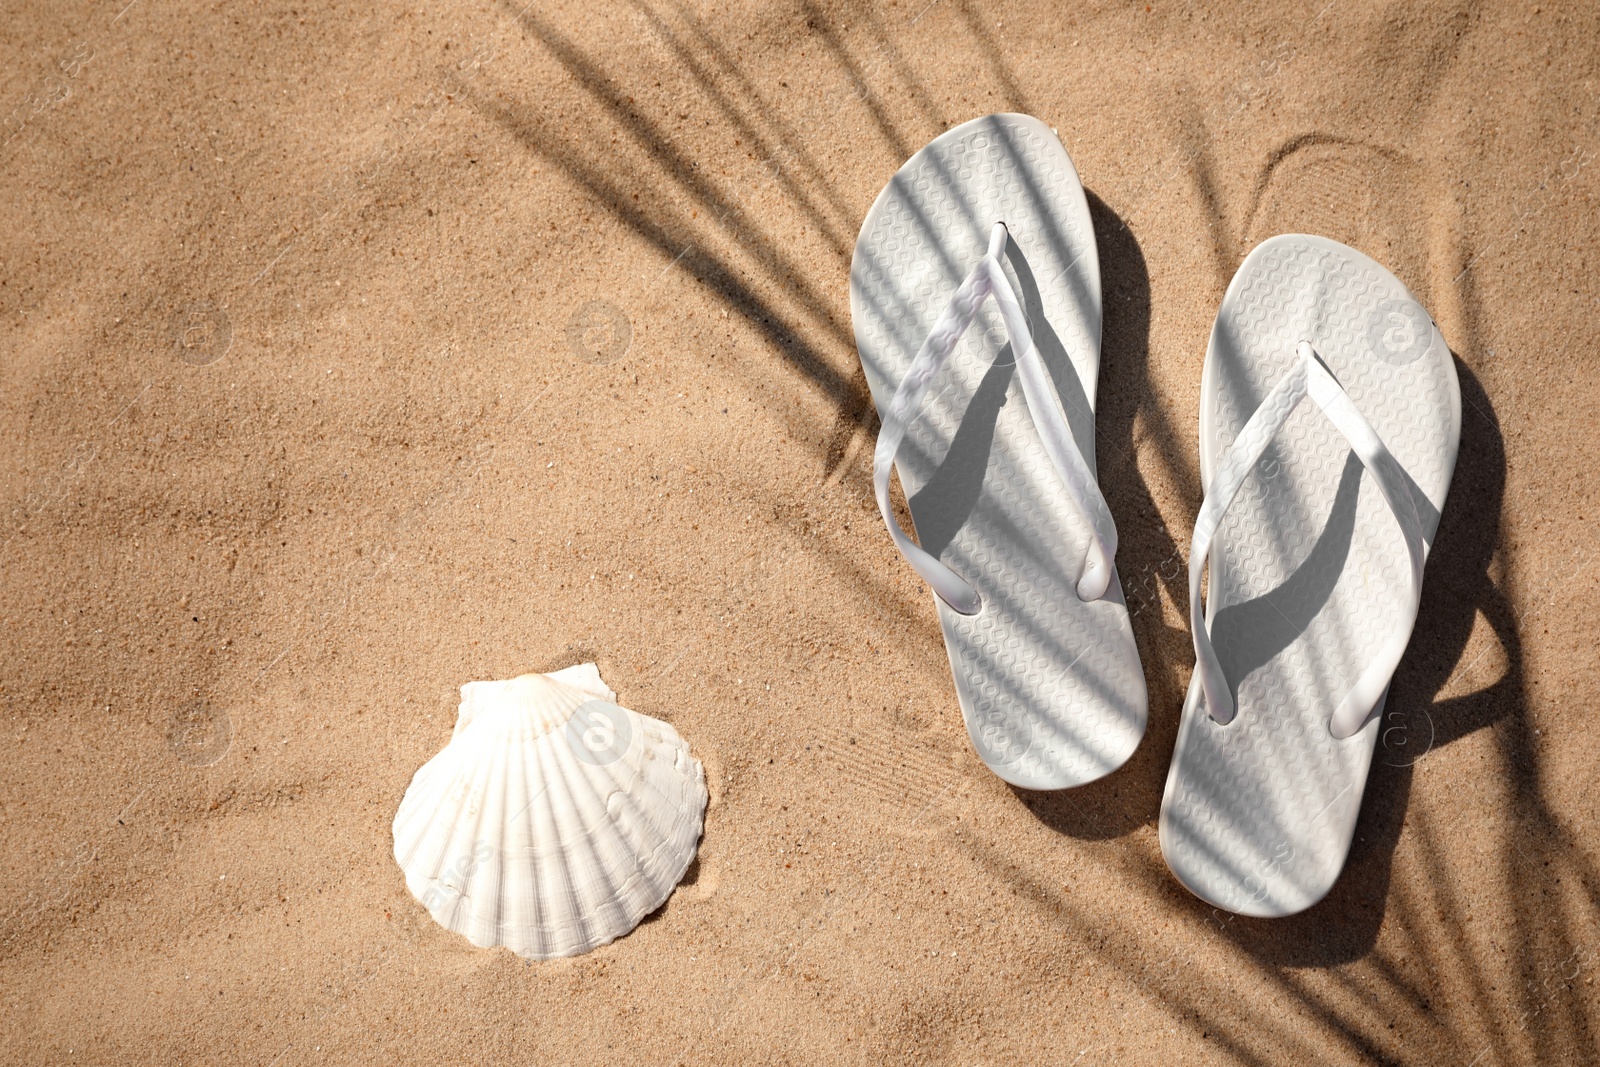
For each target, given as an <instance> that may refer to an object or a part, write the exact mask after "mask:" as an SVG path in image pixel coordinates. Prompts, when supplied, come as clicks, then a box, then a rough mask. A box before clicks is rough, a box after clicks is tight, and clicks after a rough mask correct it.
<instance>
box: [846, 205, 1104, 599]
mask: <svg viewBox="0 0 1600 1067" xmlns="http://www.w3.org/2000/svg"><path fill="white" fill-rule="evenodd" d="M1006 237H1007V232H1006V227H1005V224H1004V223H996V224H995V227H994V230H993V231H992V233H991V234H990V238H989V250H988V252H987V253H986V254H985V255H984V257H983V259H982V260H980V261H979V262H978V265H977V266H976V267H974V268H972V273H971V274H969V275H967V278H966V280H965V281H963V282H962V283H961V287H960V288H958V289H957V290H956V293H955V296H953V297H951V298H950V303H949V305H948V306H946V307H945V309H944V311H943V313H941V314H940V316H939V318H938V320H937V321H936V322H934V324H933V329H932V330H930V331H929V333H928V339H927V340H926V341H924V342H923V343H922V348H921V349H920V350H919V351H918V352H917V355H916V358H915V359H913V360H912V361H911V367H910V369H908V370H907V371H906V375H905V377H904V378H902V379H901V380H900V385H899V387H898V388H897V389H896V390H895V393H894V397H893V399H891V400H890V401H889V406H888V410H887V411H886V412H885V413H884V416H883V427H882V429H881V430H880V431H879V433H878V446H877V451H876V452H875V453H874V455H873V460H872V483H873V488H874V490H875V491H876V493H877V497H878V510H879V511H880V512H882V514H883V521H884V524H885V525H886V526H888V527H889V536H890V537H892V538H893V539H894V543H895V547H897V548H898V549H900V552H901V554H903V555H904V556H905V557H906V561H907V562H909V563H910V564H911V566H912V568H913V569H914V570H915V571H916V572H917V573H918V574H919V575H921V576H922V579H923V581H925V582H927V583H928V584H929V585H931V586H932V587H933V591H934V592H935V593H937V594H938V595H939V599H941V600H943V601H944V602H945V603H946V604H949V605H950V606H951V607H952V608H954V609H955V610H957V611H959V612H960V613H961V614H963V615H972V614H974V613H976V612H977V610H978V608H979V606H980V604H981V601H980V599H979V597H978V593H977V591H976V590H974V589H973V588H972V586H971V585H970V584H968V582H967V581H966V580H965V579H963V578H962V577H961V576H960V575H958V574H956V572H955V571H953V570H951V569H950V568H949V567H947V566H945V565H944V564H943V563H940V562H939V560H938V559H936V558H935V557H934V556H933V555H932V554H931V553H929V552H926V551H924V550H923V549H922V548H921V546H919V545H918V544H917V543H916V542H915V541H913V540H911V538H910V537H908V536H907V535H906V532H905V531H904V530H902V529H901V528H900V524H899V523H898V522H896V521H895V517H894V512H893V510H892V509H891V508H890V505H889V475H890V472H891V470H892V469H893V467H894V457H895V454H896V453H897V452H898V451H899V450H900V443H901V441H902V440H904V438H905V434H906V427H907V426H908V425H909V424H910V422H911V419H912V418H913V416H914V415H915V414H916V412H917V410H918V409H919V408H920V406H921V404H922V398H923V394H925V393H926V392H927V389H928V382H929V381H931V380H932V378H933V375H934V372H935V371H937V370H938V369H939V367H940V365H941V364H943V363H944V361H945V359H946V358H948V357H949V355H950V353H951V352H953V351H954V350H955V347H956V345H957V343H959V342H960V340H961V337H962V335H963V334H965V333H966V332H967V328H968V327H969V326H971V325H972V320H973V318H974V317H975V316H976V315H977V313H978V308H979V307H981V306H982V305H983V301H984V299H985V298H986V297H989V296H993V297H994V299H995V303H996V304H998V305H999V307H1000V317H1001V319H1002V320H1004V322H1005V326H1006V333H1007V334H1008V335H1009V336H1010V338H1011V348H1012V351H1013V352H1014V353H1015V355H1016V360H1017V377H1018V380H1019V381H1020V382H1021V384H1022V395H1023V398H1024V399H1025V400H1026V401H1027V404H1028V411H1029V413H1030V414H1032V416H1033V422H1034V425H1035V426H1036V427H1038V430H1039V435H1040V437H1041V438H1042V439H1043V441H1044V447H1045V452H1046V453H1047V454H1048V455H1049V456H1050V460H1051V463H1052V465H1053V466H1054V467H1055V470H1056V473H1057V474H1058V475H1059V476H1060V478H1061V481H1062V482H1063V484H1065V486H1066V488H1067V492H1068V494H1069V495H1070V496H1071V497H1072V499H1073V502H1074V503H1075V505H1076V506H1077V508H1078V509H1079V511H1080V512H1082V513H1083V514H1084V515H1085V516H1086V517H1087V518H1088V520H1089V524H1090V526H1091V528H1092V530H1093V536H1092V537H1091V539H1090V544H1089V551H1088V557H1087V558H1086V559H1085V561H1084V566H1083V573H1082V575H1081V576H1080V577H1079V579H1078V596H1079V597H1081V598H1082V599H1084V600H1098V599H1100V598H1101V597H1102V596H1104V595H1105V593H1106V590H1107V588H1109V586H1110V584H1111V575H1112V560H1113V558H1114V557H1115V556H1116V552H1117V530H1116V526H1115V524H1113V523H1112V521H1111V511H1110V509H1109V508H1107V507H1106V502H1105V497H1103V496H1102V495H1101V493H1100V486H1099V483H1098V482H1097V481H1096V479H1095V476H1094V472H1093V471H1092V470H1090V468H1089V464H1088V462H1087V461H1086V460H1085V459H1084V458H1083V453H1082V452H1081V451H1079V449H1078V443H1077V440H1076V439H1075V438H1074V437H1073V436H1072V429H1071V427H1070V426H1068V424H1067V418H1066V415H1065V414H1064V413H1063V412H1062V410H1061V407H1060V403H1059V402H1058V401H1057V399H1056V396H1055V394H1054V392H1053V391H1052V390H1051V387H1050V382H1049V378H1048V377H1047V376H1046V374H1045V369H1044V363H1043V361H1042V360H1041V359H1040V358H1039V350H1038V349H1037V348H1036V347H1035V346H1034V343H1033V334H1032V332H1031V331H1030V330H1029V329H1028V319H1027V315H1026V314H1024V312H1023V310H1022V303H1021V302H1020V301H1019V300H1018V299H1017V294H1016V292H1015V291H1014V290H1013V289H1012V288H1011V282H1010V281H1009V280H1008V279H1007V278H1006V275H1005V271H1004V270H1003V269H1001V266H1000V257H1001V255H1002V254H1003V253H1004V251H1005V247H1006Z"/></svg>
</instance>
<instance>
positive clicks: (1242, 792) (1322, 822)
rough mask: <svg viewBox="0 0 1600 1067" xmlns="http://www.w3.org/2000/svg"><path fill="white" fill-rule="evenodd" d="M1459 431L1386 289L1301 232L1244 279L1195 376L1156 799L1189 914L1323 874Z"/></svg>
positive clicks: (1340, 836)
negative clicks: (1188, 647) (1186, 515)
mask: <svg viewBox="0 0 1600 1067" xmlns="http://www.w3.org/2000/svg"><path fill="white" fill-rule="evenodd" d="M1305 400H1309V401H1310V403H1303V402H1302V401H1305ZM1460 436H1461V390H1460V386H1459V385H1458V383H1457V381H1456V371H1455V364H1454V363H1453V362H1452V358H1451V355H1450V349H1449V348H1448V346H1446V344H1445V341H1444V338H1443V337H1442V336H1441V335H1440V333H1439V330H1438V328H1437V327H1435V326H1434V324H1433V320H1432V319H1431V318H1430V317H1429V316H1428V313H1427V312H1426V311H1425V310H1423V308H1422V305H1421V304H1420V303H1418V302H1417V299H1416V298H1415V297H1414V296H1412V295H1411V293H1410V292H1409V291H1407V289H1406V287H1405V286H1404V285H1402V284H1400V282H1399V281H1398V280H1396V279H1395V277H1394V275H1392V274H1390V273H1389V272H1388V271H1387V270H1385V269H1384V268H1383V267H1381V266H1379V265H1378V264H1377V263H1375V262H1374V261H1373V260H1371V259H1369V258H1367V257H1366V256H1364V255H1362V254H1361V253H1360V252H1357V251H1356V250H1354V249H1352V248H1346V247H1345V246H1344V245H1341V244H1338V243H1337V242H1334V241H1330V240H1327V239H1326V238H1322V237H1308V236H1304V235H1301V234H1289V235H1285V236H1280V237H1273V238H1271V239H1270V240H1267V241H1264V242H1262V243H1261V244H1260V245H1259V246H1257V247H1256V249H1255V250H1254V251H1253V252H1251V253H1250V255H1249V256H1247V257H1246V258H1245V260H1244V262H1243V263H1242V264H1240V266H1239V272H1238V273H1237V274H1236V275H1234V278H1233V281H1232V282H1231V283H1230V284H1229V286H1228V291H1227V294H1226V295H1225V296H1224V297H1223V299H1222V307H1221V309H1220V310H1219V311H1218V312H1217V320H1216V323H1215V325H1214V326H1213V327H1212V330H1211V343H1210V346H1209V347H1208V348H1207V350H1206V362H1205V370H1204V372H1203V374H1202V378H1201V387H1200V473H1201V478H1202V479H1203V480H1204V482H1205V486H1206V495H1205V502H1204V503H1203V504H1202V506H1201V508H1200V515H1199V517H1198V518H1197V519H1196V520H1195V531H1194V541H1193V544H1192V545H1191V548H1190V555H1189V602H1190V623H1191V627H1192V629H1193V633H1194V644H1195V659H1196V664H1195V674H1194V678H1193V679H1192V681H1191V684H1190V686H1189V694H1188V699H1187V700H1186V701H1185V703H1184V708H1183V718H1182V721H1181V723H1180V725H1179V728H1178V742H1177V749H1176V752H1175V753H1174V755H1173V760H1172V767H1171V770H1170V771H1169V772H1168V775H1167V788H1166V794H1165V796H1164V797H1163V798H1162V802H1161V851H1162V853H1163V855H1164V856H1165V857H1166V861H1167V866H1169V867H1170V868H1171V869H1172V873H1173V874H1175V875H1177V877H1178V879H1179V881H1181V882H1182V883H1183V884H1184V885H1185V886H1187V887H1188V888H1189V889H1190V890H1192V891H1193V892H1194V893H1195V894H1196V895H1198V896H1199V897H1201V898H1202V899H1204V900H1206V901H1209V902H1210V903H1212V904H1215V905H1217V906H1218V907H1222V908H1226V909H1228V910H1229V911H1233V912H1237V913H1239V914H1243V915H1255V916H1269V917H1270V916H1282V915H1291V914H1294V913H1295V912H1298V911H1302V910H1304V909H1305V908H1308V907H1310V906H1311V905H1313V904H1315V903H1316V902H1317V901H1319V900H1321V899H1322V897H1323V896H1324V895H1326V893H1327V892H1328V890H1329V889H1330V888H1332V886H1333V883H1334V881H1335V880H1336V879H1337V878H1338V877H1339V871H1340V869H1341V868H1342V867H1343V866H1344V861H1345V857H1346V855H1348V853H1349V850H1350V838H1351V835H1352V834H1353V833H1354V832H1355V825H1356V816H1357V814H1358V813H1359V812H1360V810H1361V795H1362V792H1363V790H1364V789H1365V787H1366V781H1367V770H1368V768H1369V766H1370V765H1371V763H1372V751H1373V747H1374V745H1375V743H1376V740H1377V736H1378V719H1379V716H1380V715H1381V713H1382V710H1383V703H1384V699H1385V697H1386V696H1387V693H1388V687H1389V680H1390V678H1391V677H1392V676H1393V674H1394V670H1395V667H1396V665H1397V664H1398V663H1399V662H1400V657H1401V654H1402V653H1403V652H1404V651H1405V647H1406V644H1407V642H1408V641H1409V640H1410V638H1411V629H1412V626H1413V624H1414V623H1415V622H1416V617H1417V605H1418V603H1419V600H1420V597H1421V591H1422V568H1423V562H1424V560H1425V559H1426V557H1427V552H1428V548H1429V546H1430V545H1431V544H1432V542H1433V536H1434V532H1435V530H1436V529H1437V528H1438V525H1439V512H1440V510H1441V509H1442V508H1443V507H1444V498H1445V493H1446V492H1447V491H1448V490H1449V488H1450V476H1451V473H1452V472H1453V471H1454V469H1455V462H1456V447H1457V444H1458V442H1459V440H1460ZM1208 560H1209V562H1210V569H1209V575H1210V588H1209V596H1208V598H1207V602H1206V605H1205V617H1204V620H1203V621H1202V619H1201V617H1200V610H1201V608H1200V604H1201V601H1200V578H1201V572H1202V568H1203V567H1204V566H1205V564H1206V562H1207V561H1208Z"/></svg>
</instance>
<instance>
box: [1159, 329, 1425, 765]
mask: <svg viewBox="0 0 1600 1067" xmlns="http://www.w3.org/2000/svg"><path fill="white" fill-rule="evenodd" d="M1297 352H1298V354H1299V357H1300V358H1299V360H1298V361H1297V362H1296V363H1295V366H1294V368H1293V369H1292V370H1290V371H1289V372H1288V373H1286V374H1285V375H1284V376H1283V377H1282V378H1281V379H1279V381H1278V384H1277V385H1275V386H1273V388H1272V391H1271V392H1269V393H1268V394H1267V397H1266V399H1265V400H1263V401H1262V402H1261V406H1260V407H1258V408H1257V409H1256V411H1255V414H1253V415H1251V416H1250V419H1249V421H1248V422H1246V423H1245V425H1244V429H1243V430H1241V431H1240V432H1239V436H1238V437H1237V438H1235V439H1234V442H1233V445H1232V446H1231V447H1230V448H1229V449H1228V452H1227V454H1226V455H1225V456H1224V457H1223V459H1222V462H1221V463H1220V464H1218V466H1217V470H1216V472H1215V474H1214V475H1213V476H1212V479H1211V484H1210V485H1209V486H1207V487H1206V498H1205V503H1203V504H1202V505H1201V507H1200V515H1199V517H1198V518H1196V519H1195V524H1194V541H1193V542H1192V544H1191V546H1190V549H1189V626H1190V630H1191V631H1192V632H1193V634H1194V652H1195V673H1196V674H1197V675H1198V676H1199V678H1200V685H1201V689H1202V690H1203V692H1204V694H1205V701H1206V710H1207V712H1208V713H1209V714H1210V716H1211V718H1212V719H1214V720H1216V721H1217V722H1218V723H1229V722H1232V721H1233V717H1234V714H1235V712H1236V710H1237V709H1236V708H1235V706H1234V701H1233V693H1232V691H1231V690H1230V688H1229V686H1228V680H1227V678H1226V677H1225V676H1224V675H1223V672H1222V664H1221V663H1220V662H1219V661H1218V659H1217V654H1216V650H1215V649H1214V648H1212V646H1211V634H1210V632H1209V631H1208V630H1207V629H1206V626H1205V623H1204V619H1205V613H1204V611H1203V609H1202V607H1201V603H1200V577H1201V575H1202V574H1203V573H1204V572H1205V563H1206V557H1207V556H1208V555H1209V554H1210V552H1211V542H1212V539H1213V538H1214V537H1215V536H1216V533H1217V530H1218V528H1219V527H1220V526H1221V525H1222V518H1223V516H1224V515H1225V514H1226V513H1227V510H1228V507H1229V506H1230V505H1231V504H1232V503H1233V500H1234V498H1235V497H1236V496H1238V494H1239V489H1240V488H1241V487H1242V486H1243V485H1244V482H1245V479H1246V478H1247V477H1249V475H1250V472H1251V470H1253V469H1254V468H1255V465H1256V462H1257V460H1259V459H1260V458H1261V454H1262V453H1263V452H1264V451H1265V450H1266V447H1267V445H1268V444H1269V443H1271V441H1272V439H1273V437H1275V436H1276V435H1277V433H1278V431H1279V430H1281V429H1282V428H1283V426H1284V424H1285V423H1287V422H1288V421H1289V416H1290V415H1292V414H1293V413H1294V409H1295V408H1296V407H1297V406H1298V405H1299V403H1300V401H1301V400H1303V399H1305V397H1306V396H1308V395H1309V396H1310V397H1311V400H1312V402H1313V403H1315V404H1316V405H1317V407H1318V408H1320V409H1321V410H1322V412H1323V414H1325V415H1326V416H1328V420H1329V421H1330V422H1332V423H1333V425H1334V427H1335V428H1337V429H1338V431H1339V432H1340V433H1341V434H1343V435H1344V437H1345V440H1346V441H1348V442H1349V443H1350V447H1351V449H1353V450H1354V451H1355V453H1356V455H1357V456H1359V457H1361V462H1362V463H1363V464H1364V465H1365V467H1366V469H1367V471H1368V473H1370V474H1371V475H1372V478H1373V481H1375V482H1376V483H1377V485H1378V490H1379V491H1380V492H1381V493H1382V494H1383V498H1384V500H1385V501H1387V502H1388V505H1389V511H1390V513H1391V514H1393V515H1394V518H1395V522H1396V523H1397V524H1398V525H1399V527H1400V533H1401V536H1402V537H1404V539H1405V545H1406V554H1407V556H1408V557H1409V559H1410V563H1411V570H1410V576H1411V580H1410V586H1409V588H1408V589H1407V590H1406V595H1405V597H1404V598H1403V600H1402V604H1401V611H1400V617H1399V618H1397V619H1396V620H1395V623H1394V627H1393V629H1392V630H1391V631H1390V633H1389V636H1388V637H1387V638H1386V639H1385V641H1384V643H1383V647H1382V648H1380V649H1379V650H1378V654H1377V655H1376V656H1375V657H1374V658H1373V660H1372V662H1371V663H1370V664H1368V666H1367V669H1366V670H1365V671H1363V672H1362V674H1361V677H1360V678H1359V679H1357V680H1356V684H1355V685H1354V686H1353V687H1352V688H1351V690H1350V691H1349V692H1348V693H1346V694H1345V695H1344V698H1343V699H1342V700H1341V701H1340V702H1339V706H1338V707H1337V708H1335V709H1334V711H1333V714H1332V715H1331V716H1330V717H1329V720H1328V729H1329V732H1331V733H1332V734H1333V736H1334V737H1336V738H1340V739H1343V738H1346V737H1349V736H1350V735H1351V734H1354V733H1355V732H1357V731H1358V730H1360V729H1361V727H1362V726H1364V725H1365V724H1366V721H1367V718H1368V717H1369V716H1370V715H1371V714H1372V709H1373V707H1375V706H1376V705H1377V703H1378V700H1379V698H1381V697H1382V696H1383V693H1384V690H1386V689H1387V688H1388V686H1389V679H1390V678H1391V677H1393V675H1394V671H1395V668H1396V667H1397V666H1399V664H1400V657H1401V655H1403V654H1404V653H1405V650H1406V644H1407V642H1409V641H1410V639H1411V628H1412V626H1413V625H1414V624H1415V623H1416V619H1417V608H1418V606H1419V604H1420V603H1421V599H1422V564H1423V560H1424V558H1425V548H1424V545H1423V538H1422V523H1421V521H1420V520H1419V519H1418V517H1417V509H1416V502H1415V501H1414V500H1413V499H1412V497H1411V491H1410V489H1409V488H1408V486H1407V479H1406V476H1405V472H1404V471H1403V470H1402V469H1401V467H1400V464H1399V463H1398V462H1397V461H1396V460H1395V458H1394V456H1392V455H1391V454H1390V453H1389V449H1388V448H1387V447H1385V445H1384V443H1383V441H1382V439H1380V438H1379V437H1378V434H1377V431H1375V430H1373V428H1372V424H1371V423H1369V422H1368V421H1367V420H1366V418H1365V416H1363V415H1362V414H1361V412H1360V411H1359V410H1357V408H1356V406H1355V403H1354V402H1353V401H1352V400H1351V399H1350V396H1349V394H1348V393H1346V392H1345V391H1344V388H1343V386H1341V385H1340V384H1339V382H1338V380H1337V379H1336V378H1334V376H1333V375H1332V374H1331V373H1330V372H1329V371H1328V368H1327V367H1326V366H1325V365H1324V364H1323V363H1322V360H1321V359H1320V358H1318V356H1317V353H1316V351H1315V350H1314V349H1312V347H1311V345H1309V344H1308V343H1306V342H1305V341H1301V342H1300V345H1299V347H1298V349H1297Z"/></svg>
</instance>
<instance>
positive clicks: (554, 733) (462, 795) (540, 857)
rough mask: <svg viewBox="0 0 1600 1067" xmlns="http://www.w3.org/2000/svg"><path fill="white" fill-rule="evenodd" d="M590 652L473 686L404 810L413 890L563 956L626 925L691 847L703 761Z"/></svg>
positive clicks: (678, 873) (523, 952) (445, 920)
mask: <svg viewBox="0 0 1600 1067" xmlns="http://www.w3.org/2000/svg"><path fill="white" fill-rule="evenodd" d="M615 701H616V694H615V693H613V692H612V691H611V690H610V689H609V688H607V687H606V684H605V683H604V682H603V681H601V680H600V672H599V670H598V669H596V667H595V665H594V664H592V663H585V664H581V665H579V666H576V667H569V668H567V669H566V670H564V671H557V672H555V673H554V674H525V675H523V676H522V677H520V678H513V679H511V680H509V681H504V682H472V683H470V684H468V685H464V686H462V687H461V710H460V713H459V715H458V717H457V719H456V728H455V733H454V734H453V735H452V736H451V739H450V743H449V744H448V745H446V746H445V747H444V749H443V750H442V751H441V752H440V753H439V754H438V755H437V756H435V757H433V759H431V760H429V761H428V762H427V763H426V764H424V765H423V766H422V769H421V770H419V771H417V773H416V776H415V777H414V778H412V780H411V786H410V788H408V789H407V790H406V795H405V798H404V799H403V800H401V802H400V810H399V811H398V812H397V813H396V814H395V817H394V858H395V859H396V860H397V861H398V862H399V864H400V869H401V870H402V871H404V872H405V876H406V888H408V889H410V890H411V893H412V895H413V896H415V897H416V898H417V899H418V900H419V901H421V902H422V906H423V907H425V908H427V909H428V913H429V914H430V915H432V916H433V917H434V919H435V920H436V921H437V922H438V923H439V924H440V925H441V926H444V927H445V928H447V929H450V930H454V931H455V932H456V933H458V934H462V935H464V936H465V937H466V938H467V940H469V941H471V942H472V943H473V944H474V945H479V946H481V947H485V948H487V947H490V946H494V945H504V946H506V947H507V948H509V949H511V950H512V951H513V952H515V953H517V954H518V955H519V956H527V957H530V958H532V959H541V960H543V959H554V958H556V957H560V956H573V955H577V954H578V953H580V952H588V951H589V950H590V949H593V948H597V947H599V946H600V945H604V944H608V943H609V942H611V941H612V940H613V939H615V938H618V937H621V936H622V935H623V934H626V933H628V932H629V931H630V930H632V929H633V928H634V927H635V926H637V925H639V922H640V920H642V919H643V918H644V917H645V916H646V915H648V914H650V913H651V912H652V911H654V910H655V909H656V908H659V907H660V906H661V905H662V904H663V903H665V902H666V899H667V897H668V896H670V895H671V894H672V890H673V887H675V886H676V885H677V884H678V880H679V879H681V878H682V877H683V873H684V871H685V870H687V869H688V867H689V863H690V861H691V860H693V859H694V854H695V849H696V847H697V846H698V844H699V841H700V829H701V824H702V820H703V819H704V816H705V810H706V784H705V772H704V771H703V770H702V769H701V766H700V761H699V760H697V759H695V758H694V757H693V756H691V755H690V754H689V746H688V745H687V744H685V743H684V741H683V739H682V738H681V737H679V736H678V732H677V731H676V730H674V729H673V728H672V727H671V726H669V725H668V724H666V723H664V722H661V721H660V720H658V719H652V718H650V717H648V716H645V715H640V714H638V713H637V712H633V711H629V710H628V709H626V708H621V707H618V706H617V705H616V703H615Z"/></svg>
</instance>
